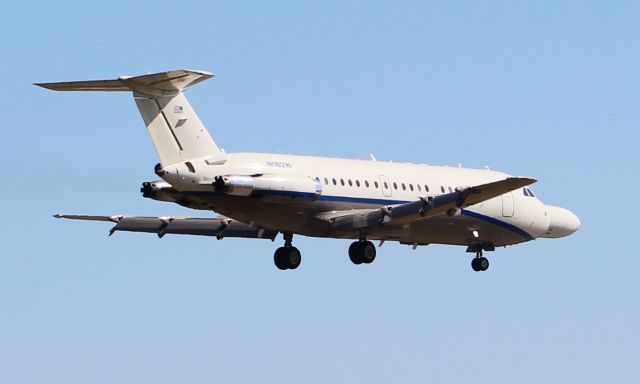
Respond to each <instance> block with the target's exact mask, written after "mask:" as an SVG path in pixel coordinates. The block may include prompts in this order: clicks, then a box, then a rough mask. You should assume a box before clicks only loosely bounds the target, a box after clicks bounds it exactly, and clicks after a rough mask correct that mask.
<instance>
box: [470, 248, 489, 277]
mask: <svg viewBox="0 0 640 384" xmlns="http://www.w3.org/2000/svg"><path fill="white" fill-rule="evenodd" d="M471 268H473V270H474V271H476V272H482V271H486V270H487V269H489V260H488V259H487V258H486V257H484V256H482V249H478V250H477V251H476V257H474V258H473V260H471Z"/></svg>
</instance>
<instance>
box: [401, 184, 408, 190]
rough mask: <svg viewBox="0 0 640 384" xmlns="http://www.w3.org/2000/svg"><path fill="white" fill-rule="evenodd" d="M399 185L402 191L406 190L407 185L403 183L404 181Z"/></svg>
mask: <svg viewBox="0 0 640 384" xmlns="http://www.w3.org/2000/svg"><path fill="white" fill-rule="evenodd" d="M401 185H402V190H403V191H406V190H407V187H406V186H405V185H404V183H402V184H401Z"/></svg>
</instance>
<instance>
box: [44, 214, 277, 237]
mask: <svg viewBox="0 0 640 384" xmlns="http://www.w3.org/2000/svg"><path fill="white" fill-rule="evenodd" d="M54 217H56V218H59V219H60V218H62V219H73V220H90V221H110V222H113V223H116V225H115V226H114V227H113V228H111V230H110V231H109V235H112V234H114V233H115V232H117V231H126V232H145V233H155V234H157V235H158V237H163V236H164V235H166V234H177V235H199V236H215V237H217V238H218V239H222V238H224V237H242V238H249V239H269V240H273V239H275V238H276V236H277V235H278V232H277V231H272V230H268V229H263V228H258V227H255V226H251V225H247V224H244V223H241V222H239V221H235V220H233V219H229V218H226V217H217V218H188V217H169V216H166V217H144V216H122V215H114V216H92V215H54Z"/></svg>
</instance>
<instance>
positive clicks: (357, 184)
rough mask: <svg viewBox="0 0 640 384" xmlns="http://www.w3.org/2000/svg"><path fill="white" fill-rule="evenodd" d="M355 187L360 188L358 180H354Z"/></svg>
mask: <svg viewBox="0 0 640 384" xmlns="http://www.w3.org/2000/svg"><path fill="white" fill-rule="evenodd" d="M356 187H358V188H360V180H356Z"/></svg>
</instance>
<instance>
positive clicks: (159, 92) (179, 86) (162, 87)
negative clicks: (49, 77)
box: [35, 69, 213, 97]
mask: <svg viewBox="0 0 640 384" xmlns="http://www.w3.org/2000/svg"><path fill="white" fill-rule="evenodd" d="M211 77H213V73H210V72H205V71H195V70H190V69H178V70H174V71H168V72H160V73H154V74H149V75H142V76H134V77H131V76H121V77H119V78H117V79H114V80H89V81H65V82H59V83H36V84H35V85H37V86H40V87H43V88H47V89H51V90H54V91H107V92H115V91H133V92H136V93H138V94H141V95H146V96H151V97H162V96H171V95H175V94H178V93H180V92H182V91H184V90H185V89H186V88H188V87H190V86H192V85H195V84H197V83H199V82H201V81H204V80H207V79H209V78H211Z"/></svg>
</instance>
